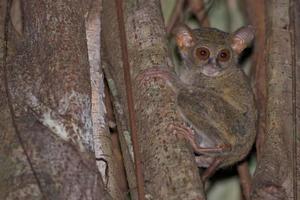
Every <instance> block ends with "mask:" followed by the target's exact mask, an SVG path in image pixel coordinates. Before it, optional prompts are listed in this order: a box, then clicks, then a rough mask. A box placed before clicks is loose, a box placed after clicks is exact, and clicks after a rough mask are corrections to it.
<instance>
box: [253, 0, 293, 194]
mask: <svg viewBox="0 0 300 200" xmlns="http://www.w3.org/2000/svg"><path fill="white" fill-rule="evenodd" d="M295 2H296V1H278V0H271V1H268V4H266V7H265V13H266V18H265V19H266V20H265V22H266V27H265V30H266V32H265V51H263V49H262V52H261V54H262V55H264V52H265V60H264V61H262V60H261V58H260V56H257V57H256V58H258V60H257V65H260V63H265V67H266V71H265V69H264V68H263V67H264V66H261V67H262V69H257V68H256V70H257V71H256V78H257V81H258V83H257V87H258V90H257V91H258V93H257V97H258V100H260V101H262V102H260V103H259V105H263V104H264V101H265V102H266V104H265V105H266V107H265V111H266V115H265V117H266V118H265V120H266V121H265V129H264V127H261V129H260V131H261V130H263V129H264V131H265V132H262V133H260V135H259V136H261V138H260V139H261V140H260V141H259V144H258V145H259V148H258V152H259V157H258V164H257V169H256V171H255V174H254V180H253V191H252V196H251V199H255V200H259V199H261V200H263V199H264V200H275V199H276V200H277V199H278V200H279V199H280V200H281V199H282V200H284V199H285V200H287V199H296V196H295V193H296V191H295V189H296V188H294V186H295V181H294V180H295V177H294V176H295V175H296V174H294V172H295V167H296V165H295V162H297V161H296V148H295V147H296V145H295V144H296V142H297V140H298V137H296V133H297V127H296V125H297V113H298V112H299V111H298V109H297V106H296V104H297V103H298V102H297V98H296V97H297V95H299V94H298V93H297V89H296V88H297V87H296V86H297V82H298V81H297V77H296V74H297V73H296V70H297V68H299V66H296V58H297V57H295V50H296V48H295V44H294V41H295V25H296V24H295V20H294V17H295V16H294V11H293V9H294V8H293V6H292V5H294V3H295ZM260 23H261V22H257V25H258V30H259V31H260V32H259V33H260V34H263V33H262V30H263V27H262V24H260ZM260 47H261V46H260V45H258V46H257V48H260ZM259 50H260V49H258V50H257V51H259ZM259 72H260V73H259ZM265 72H266V75H265V74H264V73H265ZM264 76H266V79H265V80H266V82H265V83H264V82H263V80H264ZM298 79H299V78H298ZM260 81H262V82H260ZM264 85H265V86H266V88H265V91H264V88H263V87H264ZM266 94H267V95H266ZM265 97H266V98H265ZM264 98H265V99H264ZM262 111H264V108H260V112H262ZM261 116H263V114H262V115H261ZM260 119H262V118H260Z"/></svg>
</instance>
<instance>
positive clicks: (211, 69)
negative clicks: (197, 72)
mask: <svg viewBox="0 0 300 200" xmlns="http://www.w3.org/2000/svg"><path fill="white" fill-rule="evenodd" d="M202 73H203V74H204V75H206V76H210V77H215V76H218V75H219V74H220V73H221V72H220V69H219V68H217V67H215V66H212V65H206V66H204V67H203V69H202Z"/></svg>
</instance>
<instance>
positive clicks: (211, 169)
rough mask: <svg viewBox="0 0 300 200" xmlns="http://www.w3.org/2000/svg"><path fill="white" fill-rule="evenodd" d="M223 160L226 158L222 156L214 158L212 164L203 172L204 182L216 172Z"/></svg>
mask: <svg viewBox="0 0 300 200" xmlns="http://www.w3.org/2000/svg"><path fill="white" fill-rule="evenodd" d="M223 160H224V159H222V158H214V160H213V162H212V163H211V165H210V166H209V167H208V168H207V169H206V170H205V171H204V172H203V174H202V176H201V178H202V181H203V182H205V181H207V179H208V178H209V177H211V176H212V175H213V174H214V173H215V172H216V170H217V168H218V167H219V166H220V164H221V163H222V162H223Z"/></svg>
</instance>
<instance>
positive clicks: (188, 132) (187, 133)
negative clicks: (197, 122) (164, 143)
mask: <svg viewBox="0 0 300 200" xmlns="http://www.w3.org/2000/svg"><path fill="white" fill-rule="evenodd" d="M169 128H170V129H172V130H173V131H174V132H175V133H179V134H181V135H183V137H184V138H185V139H187V140H188V141H189V143H190V144H191V145H192V147H193V150H194V152H195V153H198V154H203V153H220V152H224V151H228V150H230V148H231V147H230V146H229V145H224V144H222V145H218V146H216V147H201V146H199V145H198V144H197V142H196V139H195V137H194V133H193V131H192V129H190V128H188V127H186V126H184V125H180V124H176V125H174V124H170V125H169Z"/></svg>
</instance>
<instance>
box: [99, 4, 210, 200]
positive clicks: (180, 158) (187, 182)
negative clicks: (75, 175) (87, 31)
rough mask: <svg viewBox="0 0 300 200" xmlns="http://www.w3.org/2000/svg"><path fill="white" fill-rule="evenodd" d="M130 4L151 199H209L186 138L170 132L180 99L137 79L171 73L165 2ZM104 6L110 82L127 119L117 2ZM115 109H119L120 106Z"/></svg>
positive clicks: (136, 87) (128, 23)
mask: <svg viewBox="0 0 300 200" xmlns="http://www.w3.org/2000/svg"><path fill="white" fill-rule="evenodd" d="M124 2H126V4H124V7H125V8H126V9H124V10H125V11H126V19H125V21H126V24H125V26H126V29H127V32H126V33H127V39H128V50H129V56H130V57H129V61H130V66H131V78H132V81H133V84H134V100H135V105H136V107H135V109H136V114H137V119H138V120H137V125H138V140H139V143H140V147H141V153H142V163H143V171H144V177H145V189H146V197H147V198H149V199H203V198H204V197H203V188H202V183H201V181H200V177H199V173H198V169H197V167H196V165H195V161H194V157H193V154H192V152H191V150H190V149H189V148H188V146H187V143H186V141H185V140H184V139H183V138H179V137H178V136H176V135H175V134H174V133H172V131H171V130H168V128H167V127H168V125H169V124H171V123H176V122H178V123H180V122H182V121H181V119H180V117H179V116H178V115H177V113H176V105H175V96H174V93H173V92H172V91H171V89H170V88H168V87H167V86H166V84H165V83H164V81H161V80H157V79H155V80H150V81H149V82H147V83H146V84H142V85H140V84H139V83H138V82H137V81H136V77H137V76H138V75H141V74H142V73H143V70H145V69H148V68H151V67H153V66H161V67H170V61H169V58H168V54H167V49H168V48H167V42H166V39H165V27H164V24H163V18H162V14H161V10H160V2H159V1H158V0H150V1H149V0H147V1H124ZM103 3H104V5H103V8H104V10H103V15H104V16H103V20H104V21H103V29H102V31H103V39H104V41H103V45H104V47H105V54H106V56H105V59H106V62H107V63H109V65H108V66H107V70H108V71H109V72H110V73H109V74H110V75H109V76H110V78H111V79H110V81H114V83H115V84H114V85H115V90H114V91H113V92H116V93H118V97H119V99H120V102H121V106H122V107H123V110H125V114H126V116H127V113H126V112H127V111H126V110H127V108H126V105H127V104H126V100H125V99H124V98H123V97H125V96H126V94H125V92H124V91H125V90H124V80H123V70H122V61H121V54H120V41H119V36H118V28H117V22H116V16H115V15H116V13H115V5H114V2H113V1H110V2H108V1H107V2H103ZM105 4H106V5H105ZM113 92H112V93H113ZM114 106H115V109H116V107H117V106H118V105H117V106H116V105H114ZM117 118H118V117H117ZM126 119H128V116H127V117H126ZM126 122H127V121H126ZM127 130H128V129H127ZM122 132H124V130H121V131H120V133H122ZM127 176H128V171H127ZM131 187H132V186H131Z"/></svg>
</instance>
